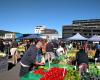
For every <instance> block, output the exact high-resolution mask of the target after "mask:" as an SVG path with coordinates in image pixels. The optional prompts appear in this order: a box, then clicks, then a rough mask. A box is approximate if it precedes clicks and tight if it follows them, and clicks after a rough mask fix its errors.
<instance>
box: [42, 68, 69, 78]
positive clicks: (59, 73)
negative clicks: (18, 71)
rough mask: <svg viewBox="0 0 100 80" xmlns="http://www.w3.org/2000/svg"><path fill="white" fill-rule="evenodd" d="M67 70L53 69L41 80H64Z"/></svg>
mask: <svg viewBox="0 0 100 80" xmlns="http://www.w3.org/2000/svg"><path fill="white" fill-rule="evenodd" d="M66 74H67V70H66V69H64V68H57V67H54V68H51V69H50V70H49V71H48V72H46V73H45V75H44V76H43V77H42V78H40V80H64V78H65V76H66Z"/></svg>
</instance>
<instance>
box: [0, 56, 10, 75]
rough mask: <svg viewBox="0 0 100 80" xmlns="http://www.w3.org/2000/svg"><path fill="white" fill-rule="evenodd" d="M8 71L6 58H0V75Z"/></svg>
mask: <svg viewBox="0 0 100 80" xmlns="http://www.w3.org/2000/svg"><path fill="white" fill-rule="evenodd" d="M7 70H8V56H5V57H0V73H2V72H5V71H7Z"/></svg>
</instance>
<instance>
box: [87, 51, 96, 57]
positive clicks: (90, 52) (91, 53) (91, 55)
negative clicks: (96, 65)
mask: <svg viewBox="0 0 100 80" xmlns="http://www.w3.org/2000/svg"><path fill="white" fill-rule="evenodd" d="M95 53H96V51H95V50H89V51H88V57H89V58H90V59H93V58H94V56H95Z"/></svg>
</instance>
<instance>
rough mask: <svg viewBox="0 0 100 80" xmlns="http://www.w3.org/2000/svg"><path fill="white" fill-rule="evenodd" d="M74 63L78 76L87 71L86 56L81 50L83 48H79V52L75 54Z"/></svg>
mask: <svg viewBox="0 0 100 80" xmlns="http://www.w3.org/2000/svg"><path fill="white" fill-rule="evenodd" d="M76 62H77V65H78V66H79V72H80V74H81V73H83V72H86V71H87V68H88V55H87V53H86V52H85V50H84V49H83V47H80V50H79V52H77V54H76Z"/></svg>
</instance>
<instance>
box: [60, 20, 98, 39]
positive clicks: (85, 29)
mask: <svg viewBox="0 0 100 80" xmlns="http://www.w3.org/2000/svg"><path fill="white" fill-rule="evenodd" d="M76 33H80V34H81V35H83V36H85V37H91V36H92V35H95V34H96V35H99V36H100V19H88V20H74V21H73V23H72V25H64V26H63V29H62V37H63V38H67V37H70V36H73V35H74V34H76Z"/></svg>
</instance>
